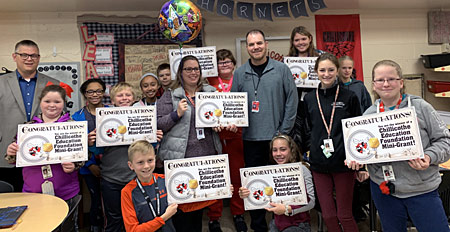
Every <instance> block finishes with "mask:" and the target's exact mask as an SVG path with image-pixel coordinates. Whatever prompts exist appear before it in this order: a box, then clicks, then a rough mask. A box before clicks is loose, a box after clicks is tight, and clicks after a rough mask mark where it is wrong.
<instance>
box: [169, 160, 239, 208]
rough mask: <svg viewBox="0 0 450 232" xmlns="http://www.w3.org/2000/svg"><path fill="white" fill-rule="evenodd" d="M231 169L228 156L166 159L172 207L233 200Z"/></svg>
mask: <svg viewBox="0 0 450 232" xmlns="http://www.w3.org/2000/svg"><path fill="white" fill-rule="evenodd" d="M229 170H230V169H229V167H228V155H227V154H223V155H212V156H203V157H195V158H186V159H177V160H165V161H164V173H165V177H166V190H167V196H168V197H167V200H168V202H169V204H171V203H177V204H180V203H189V202H197V201H205V200H214V199H222V198H230V197H231V195H232V192H231V191H230V184H231V181H230V171H229Z"/></svg>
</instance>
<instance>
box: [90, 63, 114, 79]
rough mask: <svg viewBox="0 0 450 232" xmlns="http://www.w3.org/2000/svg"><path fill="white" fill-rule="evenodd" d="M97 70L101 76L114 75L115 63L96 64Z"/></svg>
mask: <svg viewBox="0 0 450 232" xmlns="http://www.w3.org/2000/svg"><path fill="white" fill-rule="evenodd" d="M94 67H95V71H97V75H99V76H107V77H113V76H114V65H113V64H105V65H94Z"/></svg>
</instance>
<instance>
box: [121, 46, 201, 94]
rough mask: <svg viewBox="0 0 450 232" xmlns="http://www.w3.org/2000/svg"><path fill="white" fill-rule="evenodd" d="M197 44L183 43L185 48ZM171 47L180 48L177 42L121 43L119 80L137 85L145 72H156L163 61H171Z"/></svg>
mask: <svg viewBox="0 0 450 232" xmlns="http://www.w3.org/2000/svg"><path fill="white" fill-rule="evenodd" d="M188 47H196V45H183V48H188ZM169 49H179V46H178V45H177V44H173V43H170V44H146V43H120V44H119V56H120V59H119V81H120V82H122V81H126V82H127V83H130V84H132V85H135V86H136V87H138V86H139V80H140V78H141V76H142V75H143V74H145V73H148V72H151V73H154V74H156V69H157V68H158V66H159V65H160V64H162V63H169Z"/></svg>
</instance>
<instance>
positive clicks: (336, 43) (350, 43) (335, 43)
mask: <svg viewBox="0 0 450 232" xmlns="http://www.w3.org/2000/svg"><path fill="white" fill-rule="evenodd" d="M315 22H316V35H317V36H316V44H317V49H320V50H323V51H325V52H328V53H331V54H334V55H335V56H336V57H337V58H340V57H342V56H350V57H352V58H353V60H354V72H355V74H356V77H355V78H356V79H358V80H360V81H363V82H364V74H363V65H362V60H363V59H362V54H361V31H360V21H359V15H358V14H352V15H315Z"/></svg>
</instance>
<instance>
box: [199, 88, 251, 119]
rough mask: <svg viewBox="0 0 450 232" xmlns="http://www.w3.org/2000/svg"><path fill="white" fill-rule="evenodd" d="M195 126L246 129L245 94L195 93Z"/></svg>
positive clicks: (246, 105)
mask: <svg viewBox="0 0 450 232" xmlns="http://www.w3.org/2000/svg"><path fill="white" fill-rule="evenodd" d="M195 99H196V100H195V101H196V103H195V105H196V107H195V116H196V117H195V126H196V127H217V126H224V127H226V126H228V125H232V124H235V125H236V126H238V127H248V103H247V93H229V92H227V93H223V92H211V93H203V92H197V93H195Z"/></svg>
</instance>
